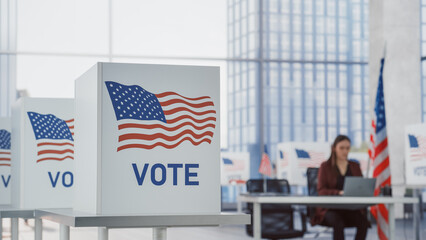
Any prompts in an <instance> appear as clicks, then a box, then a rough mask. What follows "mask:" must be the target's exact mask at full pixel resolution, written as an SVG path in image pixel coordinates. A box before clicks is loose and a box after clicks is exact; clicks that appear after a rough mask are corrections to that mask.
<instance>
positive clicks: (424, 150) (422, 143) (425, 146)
mask: <svg viewBox="0 0 426 240" xmlns="http://www.w3.org/2000/svg"><path fill="white" fill-rule="evenodd" d="M408 140H409V142H410V158H411V159H410V160H411V161H419V160H422V159H426V137H424V136H415V135H408Z"/></svg>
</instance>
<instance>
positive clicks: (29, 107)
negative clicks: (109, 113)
mask: <svg viewBox="0 0 426 240" xmlns="http://www.w3.org/2000/svg"><path fill="white" fill-rule="evenodd" d="M11 137H12V148H11V149H12V176H13V177H12V180H11V184H12V206H13V207H17V208H23V209H34V208H70V207H72V203H73V183H74V175H73V172H74V100H73V99H58V98H21V99H19V100H18V101H17V102H16V104H15V105H14V106H13V107H12V136H11Z"/></svg>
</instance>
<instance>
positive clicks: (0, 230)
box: [0, 218, 3, 240]
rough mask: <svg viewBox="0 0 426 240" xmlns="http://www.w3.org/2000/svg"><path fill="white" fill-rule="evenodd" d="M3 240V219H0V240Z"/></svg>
mask: <svg viewBox="0 0 426 240" xmlns="http://www.w3.org/2000/svg"><path fill="white" fill-rule="evenodd" d="M2 239H3V218H0V240H2Z"/></svg>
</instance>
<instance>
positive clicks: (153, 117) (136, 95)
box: [105, 81, 216, 152]
mask: <svg viewBox="0 0 426 240" xmlns="http://www.w3.org/2000/svg"><path fill="white" fill-rule="evenodd" d="M105 84H106V87H107V89H108V93H109V96H110V98H111V102H112V105H113V107H114V111H115V116H116V118H117V121H118V130H119V137H118V147H117V152H119V151H121V150H124V149H129V148H141V149H153V148H155V147H158V146H161V147H164V148H166V149H172V148H175V147H177V146H178V145H180V144H181V143H183V142H185V141H188V142H190V143H191V144H193V145H195V146H197V145H200V144H201V143H203V142H206V143H209V144H210V143H211V141H212V139H213V131H214V128H215V127H216V110H215V108H214V104H213V101H212V100H211V98H210V97H209V96H202V97H196V98H189V97H185V96H182V95H180V94H178V93H175V92H163V93H157V94H154V93H151V92H148V91H147V90H145V89H144V88H142V87H140V86H137V85H131V86H126V85H123V84H120V83H116V82H112V81H107V82H105Z"/></svg>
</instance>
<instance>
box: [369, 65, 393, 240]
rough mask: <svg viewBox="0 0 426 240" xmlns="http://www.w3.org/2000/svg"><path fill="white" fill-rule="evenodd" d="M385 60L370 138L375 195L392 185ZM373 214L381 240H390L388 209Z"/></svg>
mask: <svg viewBox="0 0 426 240" xmlns="http://www.w3.org/2000/svg"><path fill="white" fill-rule="evenodd" d="M384 64H385V60H384V59H383V58H382V59H381V66H380V75H379V84H378V86H377V95H376V103H375V106H374V113H375V114H374V115H373V121H372V124H371V126H372V129H373V131H372V134H371V136H370V141H371V145H370V147H371V149H370V150H369V155H370V158H371V159H372V160H373V177H374V178H376V188H375V190H374V195H375V196H377V195H379V193H380V188H381V187H384V186H386V185H388V186H390V185H391V172H390V165H389V153H388V138H387V133H386V115H385V99H384V91H383V67H384ZM371 213H372V214H373V216H374V218H375V219H376V221H377V233H378V235H379V239H380V240H387V239H389V233H390V232H389V218H388V209H387V208H386V206H385V205H384V204H379V205H377V206H374V207H371Z"/></svg>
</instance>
